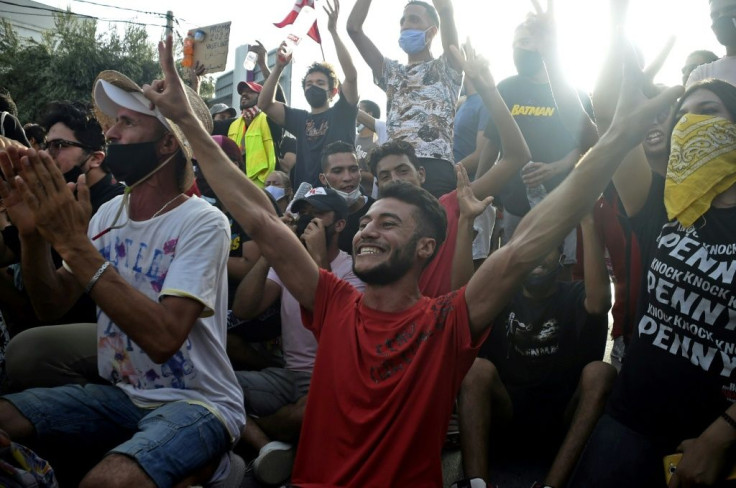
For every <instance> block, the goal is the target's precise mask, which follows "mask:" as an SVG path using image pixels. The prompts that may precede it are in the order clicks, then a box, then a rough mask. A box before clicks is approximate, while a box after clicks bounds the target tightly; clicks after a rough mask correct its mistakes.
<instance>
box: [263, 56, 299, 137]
mask: <svg viewBox="0 0 736 488" xmlns="http://www.w3.org/2000/svg"><path fill="white" fill-rule="evenodd" d="M285 47H286V43H284V42H282V43H281V45H280V46H279V52H278V55H277V56H276V66H274V68H273V71H271V74H269V75H268V78H266V81H265V82H264V83H263V88H262V89H261V93H260V94H259V95H258V108H259V109H261V110H262V111H263V112H266V115H268V116H269V117H270V118H271V120H273V121H274V122H276V123H277V124H279V125H280V126H283V125H284V123H285V122H286V110H285V107H286V105H285V104H283V103H282V102H279V101H278V100H276V88H277V87H278V84H279V79H280V78H281V73H282V72H283V71H284V68H285V67H286V65H287V64H289V63H290V62H291V53H288V54H286V51H285Z"/></svg>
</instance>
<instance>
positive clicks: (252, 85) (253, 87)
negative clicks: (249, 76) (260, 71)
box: [238, 81, 263, 95]
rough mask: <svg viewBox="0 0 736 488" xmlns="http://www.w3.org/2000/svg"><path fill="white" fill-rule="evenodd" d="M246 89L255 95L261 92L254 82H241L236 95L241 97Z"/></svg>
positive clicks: (259, 86)
mask: <svg viewBox="0 0 736 488" xmlns="http://www.w3.org/2000/svg"><path fill="white" fill-rule="evenodd" d="M246 87H247V88H248V89H249V90H251V91H254V92H256V93H261V90H263V87H262V86H261V85H260V84H258V83H256V82H255V81H241V82H240V83H238V95H242V94H243V90H245V88H246Z"/></svg>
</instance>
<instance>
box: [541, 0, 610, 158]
mask: <svg viewBox="0 0 736 488" xmlns="http://www.w3.org/2000/svg"><path fill="white" fill-rule="evenodd" d="M532 2H533V3H534V8H535V9H536V11H537V15H536V17H534V18H533V19H531V20H530V21H529V23H530V30H531V32H532V33H533V35H534V42H535V44H536V49H537V51H538V52H539V53H540V54H541V56H542V59H543V60H544V66H545V68H546V69H547V76H548V78H549V84H550V88H551V89H552V94H553V96H554V99H555V104H556V105H557V113H558V114H559V116H560V121H561V122H562V124H563V125H564V126H565V128H566V129H567V132H568V133H570V134H572V136H573V138H574V139H575V140H576V141H577V148H578V150H579V151H580V153H581V154H582V153H584V152H585V151H587V150H588V148H590V147H591V146H592V145H593V144H595V143H596V141H597V140H598V129H597V128H596V125H595V123H594V122H593V120H592V119H591V118H590V116H589V115H588V113H587V112H586V111H585V109H584V108H583V104H582V103H581V101H580V97H579V96H578V92H577V90H575V88H574V87H573V86H572V85H571V84H570V83H569V82H568V81H567V79H566V78H565V74H564V71H563V69H562V64H561V63H560V55H559V54H560V53H559V49H558V48H557V26H556V24H555V18H554V0H547V10H546V11H544V10H542V8H541V7H540V5H539V2H538V1H537V0H532Z"/></svg>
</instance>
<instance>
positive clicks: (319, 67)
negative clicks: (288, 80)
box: [302, 61, 340, 91]
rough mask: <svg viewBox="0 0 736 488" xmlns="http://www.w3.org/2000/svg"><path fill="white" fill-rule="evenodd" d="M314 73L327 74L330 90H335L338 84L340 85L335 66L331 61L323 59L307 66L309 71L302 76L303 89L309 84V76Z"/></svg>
mask: <svg viewBox="0 0 736 488" xmlns="http://www.w3.org/2000/svg"><path fill="white" fill-rule="evenodd" d="M312 73H322V74H323V75H325V76H326V77H327V84H328V86H329V88H330V91H332V90H334V89H335V87H336V86H340V81H339V80H338V79H337V73H336V72H335V68H334V67H333V66H332V65H331V64H330V63H326V62H324V61H323V62H317V63H312V65H311V66H309V68H307V73H306V74H305V75H304V78H302V90H303V89H304V87H305V86H306V85H307V76H309V75H311V74H312Z"/></svg>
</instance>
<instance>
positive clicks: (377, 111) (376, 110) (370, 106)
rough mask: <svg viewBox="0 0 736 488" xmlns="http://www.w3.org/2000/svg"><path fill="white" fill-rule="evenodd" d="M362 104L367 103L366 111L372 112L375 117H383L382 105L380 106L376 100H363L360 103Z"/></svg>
mask: <svg viewBox="0 0 736 488" xmlns="http://www.w3.org/2000/svg"><path fill="white" fill-rule="evenodd" d="M361 104H363V105H365V108H366V110H365V112H366V113H368V114H371V116H373V118H374V119H380V118H381V107H379V106H378V104H377V103H376V102H374V101H373V100H361V101H360V102H359V103H358V105H361Z"/></svg>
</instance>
